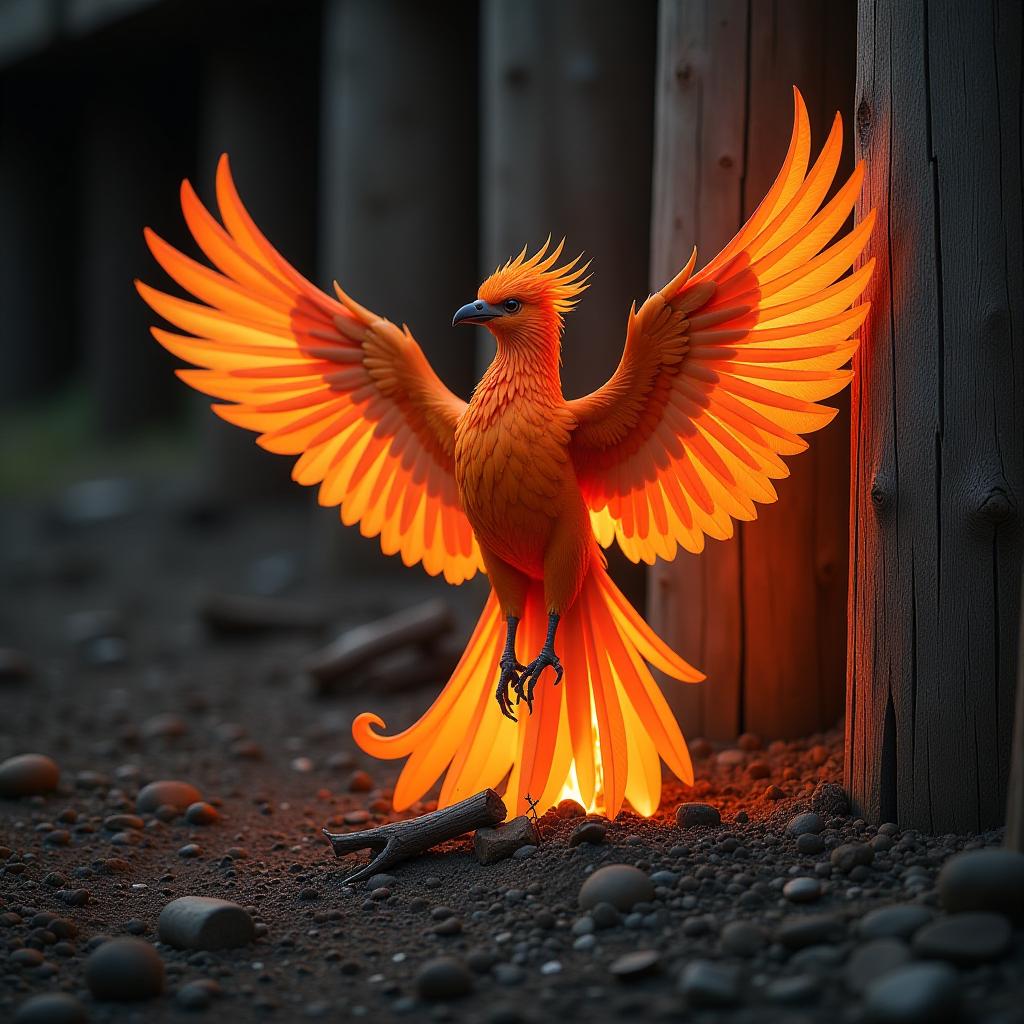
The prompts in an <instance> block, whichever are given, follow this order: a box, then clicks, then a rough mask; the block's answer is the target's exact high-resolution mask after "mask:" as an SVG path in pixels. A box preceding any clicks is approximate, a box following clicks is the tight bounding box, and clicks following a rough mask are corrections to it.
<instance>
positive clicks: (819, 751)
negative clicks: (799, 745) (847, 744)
mask: <svg viewBox="0 0 1024 1024" xmlns="http://www.w3.org/2000/svg"><path fill="white" fill-rule="evenodd" d="M807 760H808V761H810V762H811V764H813V765H814V766H815V767H817V768H820V767H821V766H822V765H823V764H824V763H825V762H826V761H827V760H828V747H823V746H822V745H821V744H820V743H819V744H817V745H816V746H813V747H811V749H810V750H808V751H807Z"/></svg>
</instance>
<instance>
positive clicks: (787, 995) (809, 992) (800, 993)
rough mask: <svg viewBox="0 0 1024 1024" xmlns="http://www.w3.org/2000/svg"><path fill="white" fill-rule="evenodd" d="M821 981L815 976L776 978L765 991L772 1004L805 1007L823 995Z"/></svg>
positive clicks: (803, 975) (766, 997)
mask: <svg viewBox="0 0 1024 1024" xmlns="http://www.w3.org/2000/svg"><path fill="white" fill-rule="evenodd" d="M820 986H821V981H820V980H819V979H818V978H816V977H815V976H814V975H813V974H794V975H793V976H792V977H791V978H776V979H775V980H774V981H772V982H769V983H768V984H767V985H766V986H765V989H764V997H765V999H767V1000H768V1002H770V1003H779V1004H781V1005H784V1006H805V1005H807V1004H808V1003H813V1002H814V1001H815V1000H817V998H818V996H819V995H821V988H820Z"/></svg>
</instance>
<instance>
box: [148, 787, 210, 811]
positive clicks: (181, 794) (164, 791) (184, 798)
mask: <svg viewBox="0 0 1024 1024" xmlns="http://www.w3.org/2000/svg"><path fill="white" fill-rule="evenodd" d="M202 799H203V794H202V793H200V792H199V790H198V789H196V787H195V786H192V785H190V784H189V783H187V782H178V781H177V780H175V779H164V780H161V781H160V782H151V783H150V784H149V785H148V786H144V787H143V788H142V789H141V790H140V791H139V795H138V796H137V797H136V798H135V809H136V810H137V811H138V812H139V814H152V812H153V811H155V810H156V809H157V808H158V807H173V808H174V809H175V810H176V811H178V812H180V813H182V814H184V812H185V811H186V809H187V808H188V806H189V805H190V804H197V803H200V802H201V801H202Z"/></svg>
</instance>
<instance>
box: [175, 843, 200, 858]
mask: <svg viewBox="0 0 1024 1024" xmlns="http://www.w3.org/2000/svg"><path fill="white" fill-rule="evenodd" d="M202 855H203V848H202V847H201V846H200V845H199V844H198V843H186V844H185V845H184V846H183V847H182V848H181V849H180V850H178V856H179V857H184V858H185V859H186V860H191V859H192V858H194V857H202Z"/></svg>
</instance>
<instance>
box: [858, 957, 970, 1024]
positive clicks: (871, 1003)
mask: <svg viewBox="0 0 1024 1024" xmlns="http://www.w3.org/2000/svg"><path fill="white" fill-rule="evenodd" d="M864 1011H865V1018H866V1019H867V1020H868V1021H870V1022H871V1024H946V1022H948V1021H953V1020H957V1019H958V1018H959V1016H960V985H959V980H958V978H957V973H956V971H955V970H953V968H952V967H949V966H948V965H946V964H908V965H907V966H905V967H898V968H897V969H896V970H894V971H890V972H889V973H888V974H886V975H885V977H884V978H879V979H878V980H877V981H874V982H872V983H871V984H870V985H869V986H868V988H867V991H866V992H865V994H864Z"/></svg>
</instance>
